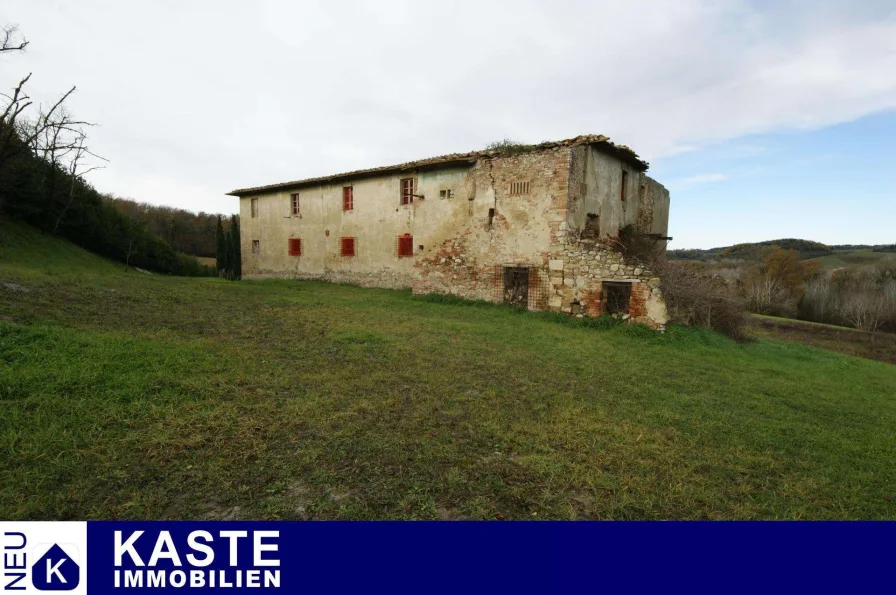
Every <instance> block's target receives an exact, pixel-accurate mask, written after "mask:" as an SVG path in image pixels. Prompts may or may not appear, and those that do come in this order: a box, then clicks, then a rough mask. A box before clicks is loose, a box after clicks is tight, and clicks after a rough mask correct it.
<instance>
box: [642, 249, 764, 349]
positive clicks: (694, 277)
mask: <svg viewBox="0 0 896 595" xmlns="http://www.w3.org/2000/svg"><path fill="white" fill-rule="evenodd" d="M653 270H654V271H655V272H656V273H657V274H658V275H659V276H660V278H661V279H662V285H661V288H662V292H663V298H664V300H665V302H666V309H667V310H668V312H669V317H670V319H671V320H672V322H676V323H678V324H684V325H687V326H700V327H705V328H711V329H713V330H716V331H718V332H720V333H722V334H724V335H727V336H729V337H731V338H732V339H734V340H736V341H745V340H746V339H747V335H746V333H745V332H744V327H745V326H746V323H747V308H746V303H745V302H744V300H743V299H742V298H741V297H740V296H739V295H738V293H737V291H736V289H735V287H734V286H732V285H731V284H729V283H728V282H727V281H725V280H724V279H723V278H721V277H719V276H716V275H710V274H707V273H706V272H704V270H703V268H702V267H700V266H694V265H692V264H690V263H687V262H669V261H665V260H658V261H656V262H655V263H654V264H653Z"/></svg>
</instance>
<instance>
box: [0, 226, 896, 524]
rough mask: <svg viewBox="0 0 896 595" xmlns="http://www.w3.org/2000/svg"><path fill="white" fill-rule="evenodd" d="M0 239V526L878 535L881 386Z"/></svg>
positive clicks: (777, 348)
mask: <svg viewBox="0 0 896 595" xmlns="http://www.w3.org/2000/svg"><path fill="white" fill-rule="evenodd" d="M0 232H2V236H0V237H2V238H3V239H2V244H3V245H2V246H0V411H2V415H0V452H2V456H0V477H2V478H3V480H2V481H0V518H6V519H58V518H86V517H90V518H518V519H522V518H527V519H532V518H650V519H656V518H727V519H730V518H892V517H893V516H894V515H896V502H894V500H896V493H894V487H893V482H892V478H893V477H896V434H894V431H893V428H894V427H896V394H894V392H896V391H894V387H896V366H891V365H887V364H883V363H879V362H872V361H865V360H860V359H856V358H852V357H848V356H841V355H838V354H832V353H828V352H824V351H819V350H815V349H811V348H806V347H801V346H796V345H790V344H785V343H778V342H773V341H760V342H758V343H754V344H749V345H739V344H736V343H733V342H731V341H729V340H727V339H724V338H722V337H720V336H718V335H715V334H713V333H709V332H700V331H694V330H689V329H682V328H678V327H671V328H670V330H669V332H667V333H666V334H665V335H659V334H656V333H653V332H652V331H648V330H645V329H643V328H640V327H633V326H613V327H605V328H588V327H585V326H583V325H582V324H581V323H580V322H575V321H569V319H563V318H560V317H556V316H547V315H539V314H532V313H524V312H520V311H517V310H511V309H507V308H504V307H498V306H470V305H459V304H444V303H437V302H434V301H431V300H427V299H421V298H413V297H411V296H410V294H409V293H407V292H400V291H388V290H374V289H360V288H356V287H350V286H344V285H331V284H324V283H311V282H291V281H263V282H262V281H259V282H246V281H244V282H240V283H232V282H227V281H223V280H219V279H214V278H192V279H191V278H180V277H171V276H164V275H152V276H150V275H144V274H141V273H138V272H133V271H131V272H127V273H125V272H124V271H123V267H120V266H117V265H111V264H110V263H108V262H107V261H103V260H102V259H98V258H96V257H93V256H92V255H89V254H85V253H83V252H81V251H79V250H77V249H73V248H72V246H71V245H70V244H67V243H59V241H58V240H54V239H52V238H47V237H46V236H41V235H39V234H38V235H36V236H28V235H27V231H21V230H16V229H12V231H10V227H9V226H8V224H2V225H0ZM16 234H19V235H16ZM23 243H27V244H28V245H22V244H23Z"/></svg>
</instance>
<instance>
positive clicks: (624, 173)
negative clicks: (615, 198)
mask: <svg viewBox="0 0 896 595" xmlns="http://www.w3.org/2000/svg"><path fill="white" fill-rule="evenodd" d="M627 181H628V172H627V171H625V170H622V184H621V185H620V190H619V198H620V200H622V202H625V190H626V188H625V186H626V182H627Z"/></svg>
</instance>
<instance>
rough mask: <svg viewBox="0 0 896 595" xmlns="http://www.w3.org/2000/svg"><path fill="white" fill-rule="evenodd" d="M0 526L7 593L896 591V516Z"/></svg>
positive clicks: (117, 523) (19, 524) (222, 522)
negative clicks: (895, 583)
mask: <svg viewBox="0 0 896 595" xmlns="http://www.w3.org/2000/svg"><path fill="white" fill-rule="evenodd" d="M0 537H2V539H3V541H2V543H0V549H2V552H0V559H2V560H3V563H4V568H3V576H2V579H3V581H2V584H3V587H2V588H0V593H22V592H35V593H37V592H46V591H48V590H51V591H57V592H61V591H67V592H70V593H112V592H136V593H149V592H151V593H183V592H184V591H189V592H194V591H195V592H200V591H221V590H233V589H251V590H253V591H256V592H286V593H294V592H323V593H344V592H369V591H385V592H389V593H432V592H436V593H470V592H475V593H480V592H482V593H485V592H488V593H501V592H507V591H514V592H524V593H555V592H560V593H569V592H604V591H620V590H623V591H668V590H686V591H689V592H712V593H728V592H732V591H734V592H766V591H790V592H804V591H809V590H818V589H821V590H824V591H830V590H838V591H842V592H864V591H871V590H885V591H891V590H892V585H891V583H892V571H891V568H892V566H893V553H894V546H893V544H894V543H896V524H894V523H845V522H840V523H809V522H807V523H799V522H787V523H775V522H762V523H757V522H724V523H723V522H572V523H569V522H535V521H534V522H512V523H501V522H455V523H437V522H240V521H232V522H226V521H218V522H165V521H157V522H112V521H109V522H107V521H96V522H94V521H91V522H88V523H0ZM16 576H18V579H16V580H15V582H13V579H15V578H16ZM10 584H12V587H10V586H9V585H10ZM16 587H27V588H26V589H24V590H23V589H16Z"/></svg>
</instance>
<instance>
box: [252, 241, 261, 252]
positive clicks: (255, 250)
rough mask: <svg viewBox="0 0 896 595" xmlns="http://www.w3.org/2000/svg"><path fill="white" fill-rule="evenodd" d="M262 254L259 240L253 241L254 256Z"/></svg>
mask: <svg viewBox="0 0 896 595" xmlns="http://www.w3.org/2000/svg"><path fill="white" fill-rule="evenodd" d="M259 252H261V244H259V243H258V240H252V254H258V253H259Z"/></svg>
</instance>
